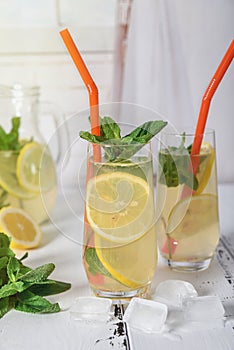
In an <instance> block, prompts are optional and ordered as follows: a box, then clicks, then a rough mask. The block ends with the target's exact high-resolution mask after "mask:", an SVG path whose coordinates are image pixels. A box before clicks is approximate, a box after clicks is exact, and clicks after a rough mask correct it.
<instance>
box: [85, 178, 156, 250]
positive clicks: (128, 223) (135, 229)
mask: <svg viewBox="0 0 234 350" xmlns="http://www.w3.org/2000/svg"><path fill="white" fill-rule="evenodd" d="M86 192H87V195H86V214H87V220H88V222H89V224H90V226H91V227H92V229H93V230H94V231H95V232H96V233H97V234H98V235H100V236H101V237H102V238H104V239H107V240H110V241H112V242H115V243H119V244H127V243H130V242H132V241H134V240H136V239H139V238H140V237H141V236H142V235H144V234H145V233H146V232H147V231H148V230H149V228H150V226H151V225H152V223H153V220H154V209H153V208H154V203H153V193H152V191H151V189H150V187H149V185H148V183H147V182H146V181H145V180H143V179H142V178H140V177H138V176H135V175H132V174H128V173H122V172H118V171H117V172H114V173H109V174H102V175H99V176H96V177H94V178H92V179H91V180H89V182H88V183H87V189H86Z"/></svg>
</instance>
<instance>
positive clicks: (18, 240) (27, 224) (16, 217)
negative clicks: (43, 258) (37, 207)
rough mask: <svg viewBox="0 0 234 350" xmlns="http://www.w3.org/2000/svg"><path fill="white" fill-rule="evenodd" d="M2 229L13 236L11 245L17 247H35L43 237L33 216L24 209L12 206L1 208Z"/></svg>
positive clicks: (0, 224) (0, 228)
mask: <svg viewBox="0 0 234 350" xmlns="http://www.w3.org/2000/svg"><path fill="white" fill-rule="evenodd" d="M0 230H1V232H4V233H5V234H7V235H8V236H10V237H11V238H12V240H11V247H12V248H17V249H30V248H35V247H37V246H38V245H39V243H40V241H41V238H42V233H41V230H40V228H39V226H38V224H37V223H36V222H35V221H34V220H33V219H32V218H31V216H30V215H29V214H28V213H26V212H25V211H24V210H23V209H19V208H15V207H10V206H9V207H5V208H2V209H1V210H0Z"/></svg>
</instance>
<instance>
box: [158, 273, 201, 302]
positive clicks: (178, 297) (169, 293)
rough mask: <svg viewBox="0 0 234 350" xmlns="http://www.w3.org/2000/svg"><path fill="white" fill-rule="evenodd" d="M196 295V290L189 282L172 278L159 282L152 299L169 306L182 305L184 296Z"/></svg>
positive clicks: (191, 296) (192, 296)
mask: <svg viewBox="0 0 234 350" xmlns="http://www.w3.org/2000/svg"><path fill="white" fill-rule="evenodd" d="M197 295H198V294H197V291H196V289H195V288H194V286H193V285H192V284H191V283H189V282H187V281H181V280H173V279H172V280H166V281H163V282H161V283H160V284H159V285H158V286H157V288H156V291H155V293H154V295H153V296H152V299H153V300H155V301H159V302H162V303H165V304H166V305H168V306H169V307H170V306H172V307H182V304H183V299H184V298H194V297H196V296H197Z"/></svg>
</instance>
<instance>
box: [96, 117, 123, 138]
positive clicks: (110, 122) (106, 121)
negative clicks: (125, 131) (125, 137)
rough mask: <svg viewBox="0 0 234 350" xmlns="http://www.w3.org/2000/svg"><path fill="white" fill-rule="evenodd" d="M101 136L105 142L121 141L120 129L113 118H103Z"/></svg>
mask: <svg viewBox="0 0 234 350" xmlns="http://www.w3.org/2000/svg"><path fill="white" fill-rule="evenodd" d="M101 136H102V137H103V139H104V140H105V141H107V140H113V139H120V138H121V136H120V128H119V126H118V124H117V123H116V122H115V121H114V119H112V118H111V117H103V118H101Z"/></svg>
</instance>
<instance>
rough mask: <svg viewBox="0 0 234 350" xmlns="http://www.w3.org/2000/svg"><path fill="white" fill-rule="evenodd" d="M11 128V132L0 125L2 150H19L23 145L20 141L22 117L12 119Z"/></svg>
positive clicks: (0, 146)
mask: <svg viewBox="0 0 234 350" xmlns="http://www.w3.org/2000/svg"><path fill="white" fill-rule="evenodd" d="M11 124H12V126H11V130H10V132H9V133H7V132H5V130H4V129H3V128H2V126H0V150H16V151H17V150H19V149H20V148H21V147H22V146H21V144H20V143H19V128H20V117H13V118H12V119H11Z"/></svg>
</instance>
